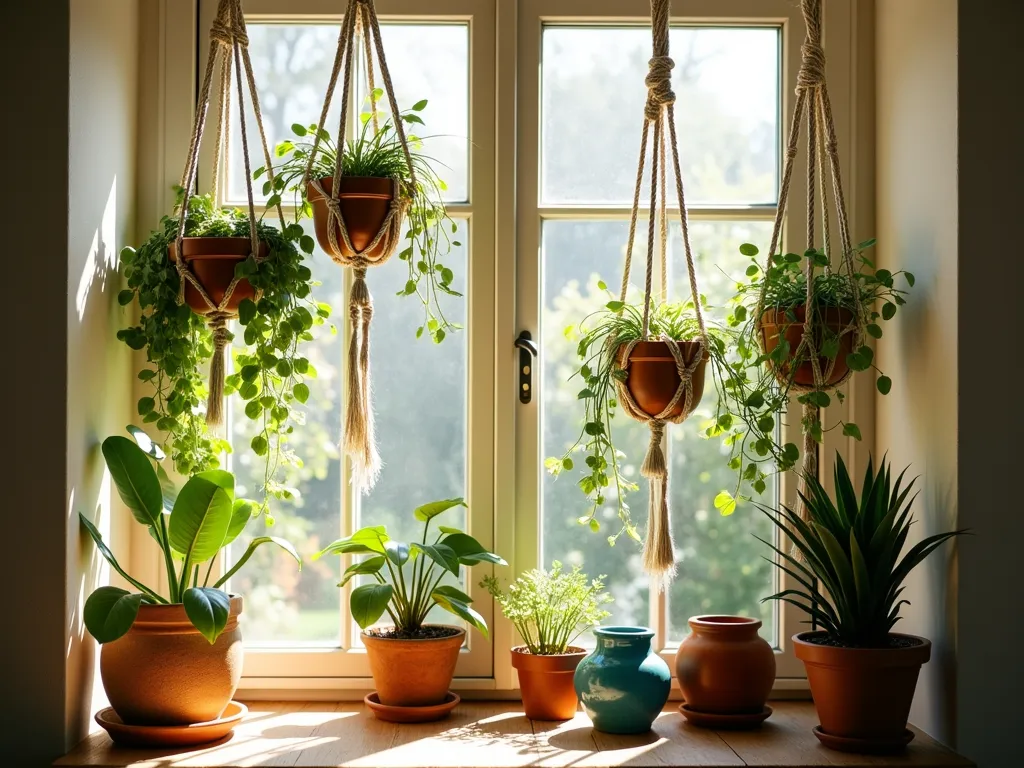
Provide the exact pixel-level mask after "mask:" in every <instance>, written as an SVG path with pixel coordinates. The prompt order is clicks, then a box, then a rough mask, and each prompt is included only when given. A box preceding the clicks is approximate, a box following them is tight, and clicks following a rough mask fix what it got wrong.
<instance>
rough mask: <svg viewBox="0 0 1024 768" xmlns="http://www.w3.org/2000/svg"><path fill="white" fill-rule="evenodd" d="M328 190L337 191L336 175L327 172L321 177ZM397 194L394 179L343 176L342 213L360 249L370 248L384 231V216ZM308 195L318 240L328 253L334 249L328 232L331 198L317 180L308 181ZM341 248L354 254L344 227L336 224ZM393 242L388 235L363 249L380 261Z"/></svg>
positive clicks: (366, 256)
mask: <svg viewBox="0 0 1024 768" xmlns="http://www.w3.org/2000/svg"><path fill="white" fill-rule="evenodd" d="M320 184H321V186H322V187H323V188H324V192H326V193H327V194H328V195H333V194H334V179H333V178H331V177H330V176H326V177H324V178H322V179H320ZM394 198H395V183H394V181H393V180H392V179H378V178H373V177H370V176H342V177H341V181H340V183H339V184H338V203H339V207H340V208H341V217H342V218H343V219H344V220H345V227H346V228H347V229H348V237H349V240H350V241H351V242H352V247H353V248H355V250H356V251H362V250H363V249H365V248H366V246H368V245H369V244H370V243H371V242H373V239H374V238H375V237H376V236H377V233H378V232H380V228H381V227H382V226H383V225H384V220H385V219H386V218H387V216H388V211H389V210H391V201H392V200H394ZM306 199H308V200H309V202H310V204H311V205H312V206H313V228H314V229H315V230H316V241H317V242H318V243H320V247H321V248H323V249H324V251H325V252H326V253H331V250H332V249H331V240H330V237H329V236H328V234H327V201H326V200H325V199H324V197H323V195H321V194H320V193H319V192H317V190H316V188H315V187H314V186H313V183H312V182H310V183H309V184H307V185H306ZM334 228H335V233H336V236H337V240H338V246H339V247H340V248H341V255H342V256H344V257H345V258H352V257H353V256H355V255H356V254H355V252H354V251H353V250H352V249H350V248H346V247H345V241H344V239H343V238H342V236H341V227H339V226H338V225H337V224H335V225H334ZM391 248H393V243H392V242H391V240H390V239H389V238H387V237H385V238H382V239H381V241H380V242H379V243H378V244H377V245H375V246H374V247H373V248H371V249H370V250H368V251H366V252H365V253H363V258H364V259H366V260H367V261H371V262H372V261H378V260H380V259H382V258H384V257H385V256H387V254H388V252H389V250H390V249H391Z"/></svg>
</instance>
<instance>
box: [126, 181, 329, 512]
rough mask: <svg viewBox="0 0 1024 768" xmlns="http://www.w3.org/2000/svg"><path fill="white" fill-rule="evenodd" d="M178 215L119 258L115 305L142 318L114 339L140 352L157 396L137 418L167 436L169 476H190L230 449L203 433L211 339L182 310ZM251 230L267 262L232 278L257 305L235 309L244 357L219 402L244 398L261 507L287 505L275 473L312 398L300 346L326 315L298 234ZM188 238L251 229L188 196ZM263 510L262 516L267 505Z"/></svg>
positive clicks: (305, 243) (141, 406)
mask: <svg viewBox="0 0 1024 768" xmlns="http://www.w3.org/2000/svg"><path fill="white" fill-rule="evenodd" d="M176 192H177V202H176V204H175V211H176V213H177V214H178V215H180V211H181V208H182V201H183V200H184V191H183V190H182V189H181V188H180V187H178V188H176ZM178 215H171V216H165V217H164V218H163V219H162V220H161V223H160V228H159V229H158V230H157V231H155V232H153V233H152V234H151V235H150V236H149V238H148V239H147V240H146V241H145V242H144V243H143V244H142V245H141V246H140V247H139V248H138V249H134V248H125V249H124V250H122V251H121V263H122V265H123V267H124V273H125V277H126V278H127V284H128V287H127V289H125V290H122V291H121V292H120V294H119V295H118V301H119V303H120V304H121V305H122V306H125V305H128V304H131V303H132V301H134V300H136V299H137V300H138V302H139V306H140V307H141V310H142V312H141V317H140V319H139V322H138V324H137V325H132V326H130V327H128V328H125V329H123V330H121V331H118V333H117V337H118V338H119V339H121V340H122V341H124V342H125V343H126V344H127V345H128V346H129V347H131V348H132V349H136V350H144V351H145V353H146V366H145V367H144V368H143V369H142V370H141V371H139V374H138V377H139V379H140V380H142V381H145V382H150V383H151V385H152V387H153V392H152V394H150V395H146V396H144V397H142V398H140V399H139V401H138V404H137V408H138V413H139V415H140V416H141V417H142V420H143V422H144V423H147V424H153V425H154V426H155V427H156V428H157V429H159V430H161V431H162V432H164V433H165V434H166V435H167V437H166V442H165V445H166V447H167V450H168V453H169V454H170V456H171V458H172V460H173V462H174V467H175V469H176V470H177V471H178V473H180V474H181V475H184V476H191V475H194V474H196V473H198V472H203V471H206V470H210V469H214V468H216V467H218V466H219V459H218V457H219V455H220V454H222V453H223V452H226V451H230V446H229V444H228V443H227V441H225V440H223V439H221V438H219V437H217V436H215V435H213V434H211V433H210V432H209V431H208V430H207V427H206V422H205V420H204V417H203V414H202V412H201V409H200V404H201V403H203V402H205V398H206V389H207V385H206V382H205V379H204V376H203V374H202V369H203V367H204V366H205V365H207V364H208V363H209V361H210V359H211V358H212V356H213V339H212V333H211V331H210V330H209V329H208V328H207V326H206V323H205V321H204V320H203V318H202V317H201V316H200V315H197V314H195V313H193V312H192V310H191V309H189V307H188V306H187V305H186V304H184V303H179V300H178V299H179V290H180V277H179V275H178V272H177V269H176V267H175V266H174V264H172V263H171V262H170V260H169V259H168V255H167V252H168V247H169V246H170V245H171V244H172V243H173V242H174V240H175V239H176V237H177V233H178V224H179V219H178ZM257 230H258V234H259V238H260V239H261V240H262V241H264V242H266V243H267V245H268V246H269V255H268V257H267V258H266V259H263V260H261V261H256V260H255V259H254V258H253V257H252V256H250V257H249V258H248V259H246V260H245V261H243V262H241V263H240V264H239V265H238V266H237V267H236V268H235V274H236V275H237V276H239V277H244V278H246V279H247V280H248V281H249V282H250V283H251V284H252V286H253V288H254V289H256V292H257V296H259V298H258V300H256V301H253V300H251V299H245V300H243V301H242V302H241V304H240V305H239V307H238V324H239V325H240V326H241V329H242V335H243V340H244V342H245V348H244V349H238V348H237V347H236V348H235V350H234V360H235V369H236V371H237V372H236V373H233V374H232V375H230V376H228V377H227V378H226V380H225V390H224V392H225V395H226V396H228V395H231V394H234V393H236V392H237V393H238V394H239V395H240V396H241V398H242V399H243V400H244V401H245V408H244V412H245V415H246V416H247V417H248V418H249V419H251V420H252V421H253V422H254V423H255V425H256V427H257V431H256V435H255V436H254V437H253V438H252V440H251V448H252V450H253V451H254V452H255V453H256V454H257V455H258V456H262V457H264V458H265V473H264V491H265V494H266V497H271V496H272V497H276V498H290V497H291V496H292V491H291V490H290V489H288V488H287V487H285V486H283V485H281V484H280V483H279V482H278V481H277V480H276V479H275V477H276V471H277V469H278V467H279V465H280V463H282V462H294V461H296V459H295V457H294V456H293V454H291V452H289V451H288V450H287V449H286V441H287V436H288V434H289V433H290V432H291V430H292V421H293V420H294V419H295V417H296V416H297V415H298V414H297V412H296V408H295V406H296V404H302V403H305V402H306V400H307V398H308V397H309V385H308V384H307V383H306V381H307V380H308V379H311V378H314V377H315V376H316V370H315V368H314V367H313V365H312V364H311V363H310V362H309V360H308V359H307V358H306V357H305V356H303V354H302V353H301V351H300V350H301V345H302V344H303V343H304V342H308V341H312V339H313V334H312V329H313V327H314V326H316V325H322V324H324V322H325V320H326V318H328V317H329V316H330V307H329V306H328V305H327V304H324V303H322V302H316V301H315V300H314V299H313V298H312V295H311V292H312V288H313V287H314V286H316V285H318V283H317V282H316V281H314V280H313V275H312V272H311V270H310V268H309V267H308V266H307V265H306V264H305V263H304V257H303V252H304V253H306V254H310V253H312V251H313V245H314V244H313V240H312V238H310V237H308V236H307V235H304V234H303V232H302V228H301V227H299V226H298V225H296V224H292V225H290V226H288V227H286V228H285V230H284V232H281V231H279V230H278V229H276V228H274V227H272V226H269V225H267V224H264V223H263V222H262V221H260V222H258V223H257ZM185 236H186V237H204V236H208V237H225V236H235V237H248V236H249V219H248V217H247V216H246V215H245V214H244V213H243V212H242V211H240V210H237V209H234V210H231V209H221V208H219V207H217V206H216V205H215V204H214V202H213V199H212V197H211V196H210V195H193V196H192V197H191V198H190V201H189V204H188V213H187V219H186V222H185ZM296 244H298V246H299V247H296ZM300 249H301V251H300ZM261 508H263V509H264V510H265V509H266V508H267V505H266V498H265V499H264V503H263V504H261ZM272 519H273V518H270V520H272Z"/></svg>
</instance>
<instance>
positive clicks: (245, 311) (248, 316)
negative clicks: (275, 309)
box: [238, 299, 256, 378]
mask: <svg viewBox="0 0 1024 768" xmlns="http://www.w3.org/2000/svg"><path fill="white" fill-rule="evenodd" d="M255 318H256V302H254V301H253V300H252V299H242V301H241V302H240V303H239V304H238V322H239V323H241V324H242V325H248V324H249V323H251V322H252V321H253V320H254V319H255ZM242 378H245V377H244V376H243V377H242Z"/></svg>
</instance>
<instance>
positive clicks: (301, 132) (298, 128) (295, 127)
mask: <svg viewBox="0 0 1024 768" xmlns="http://www.w3.org/2000/svg"><path fill="white" fill-rule="evenodd" d="M292 133H294V134H295V135H296V136H305V135H306V133H308V131H307V130H306V127H305V126H304V125H300V124H299V123H292Z"/></svg>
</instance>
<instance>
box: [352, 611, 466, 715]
mask: <svg viewBox="0 0 1024 768" xmlns="http://www.w3.org/2000/svg"><path fill="white" fill-rule="evenodd" d="M434 626H438V625H434ZM448 628H449V629H452V630H454V631H455V632H456V634H454V635H451V636H449V637H439V638H428V639H424V640H399V639H395V638H388V637H378V636H376V635H373V634H370V633H369V632H363V635H362V637H363V645H365V646H366V654H367V656H368V657H369V659H370V671H371V672H372V673H373V682H374V685H376V686H377V695H378V698H379V699H380V703H381V704H384V705H386V706H389V707H428V706H433V705H435V704H442V703H443V702H444V700H445V697H446V696H447V695H448V688H449V687H450V686H451V684H452V677H453V676H454V674H455V663H456V662H457V661H458V660H459V650H460V649H461V648H462V643H463V641H465V639H466V630H464V629H461V628H459V627H448Z"/></svg>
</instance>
